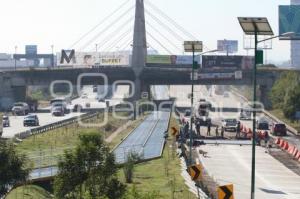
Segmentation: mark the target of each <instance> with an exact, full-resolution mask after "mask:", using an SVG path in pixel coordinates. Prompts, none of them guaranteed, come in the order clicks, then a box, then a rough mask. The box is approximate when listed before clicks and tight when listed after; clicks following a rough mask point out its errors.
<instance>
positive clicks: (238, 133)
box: [236, 121, 241, 139]
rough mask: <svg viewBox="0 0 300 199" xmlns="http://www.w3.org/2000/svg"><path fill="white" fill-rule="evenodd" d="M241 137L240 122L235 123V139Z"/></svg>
mask: <svg viewBox="0 0 300 199" xmlns="http://www.w3.org/2000/svg"><path fill="white" fill-rule="evenodd" d="M240 137H241V123H240V121H238V122H237V127H236V138H237V139H238V138H240Z"/></svg>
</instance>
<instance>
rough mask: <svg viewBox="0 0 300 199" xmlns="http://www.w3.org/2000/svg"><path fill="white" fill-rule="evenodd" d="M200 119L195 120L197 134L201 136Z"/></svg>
mask: <svg viewBox="0 0 300 199" xmlns="http://www.w3.org/2000/svg"><path fill="white" fill-rule="evenodd" d="M200 128H201V126H200V121H197V123H196V132H197V135H198V136H200V137H201V131H200Z"/></svg>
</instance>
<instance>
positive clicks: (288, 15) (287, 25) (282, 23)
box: [279, 5, 300, 40]
mask: <svg viewBox="0 0 300 199" xmlns="http://www.w3.org/2000/svg"><path fill="white" fill-rule="evenodd" d="M286 32H294V33H295V35H293V36H292V37H280V38H279V39H297V40H299V39H300V5H284V6H279V35H281V34H283V33H286Z"/></svg>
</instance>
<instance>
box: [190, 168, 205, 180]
mask: <svg viewBox="0 0 300 199" xmlns="http://www.w3.org/2000/svg"><path fill="white" fill-rule="evenodd" d="M188 172H189V174H190V176H191V179H192V180H194V181H197V180H200V179H201V177H202V166H201V165H200V164H197V165H192V166H190V167H189V168H188Z"/></svg>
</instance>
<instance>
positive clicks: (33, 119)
mask: <svg viewBox="0 0 300 199" xmlns="http://www.w3.org/2000/svg"><path fill="white" fill-rule="evenodd" d="M23 125H24V126H39V125H40V124H39V118H38V116H37V115H27V116H26V117H24V120H23Z"/></svg>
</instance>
